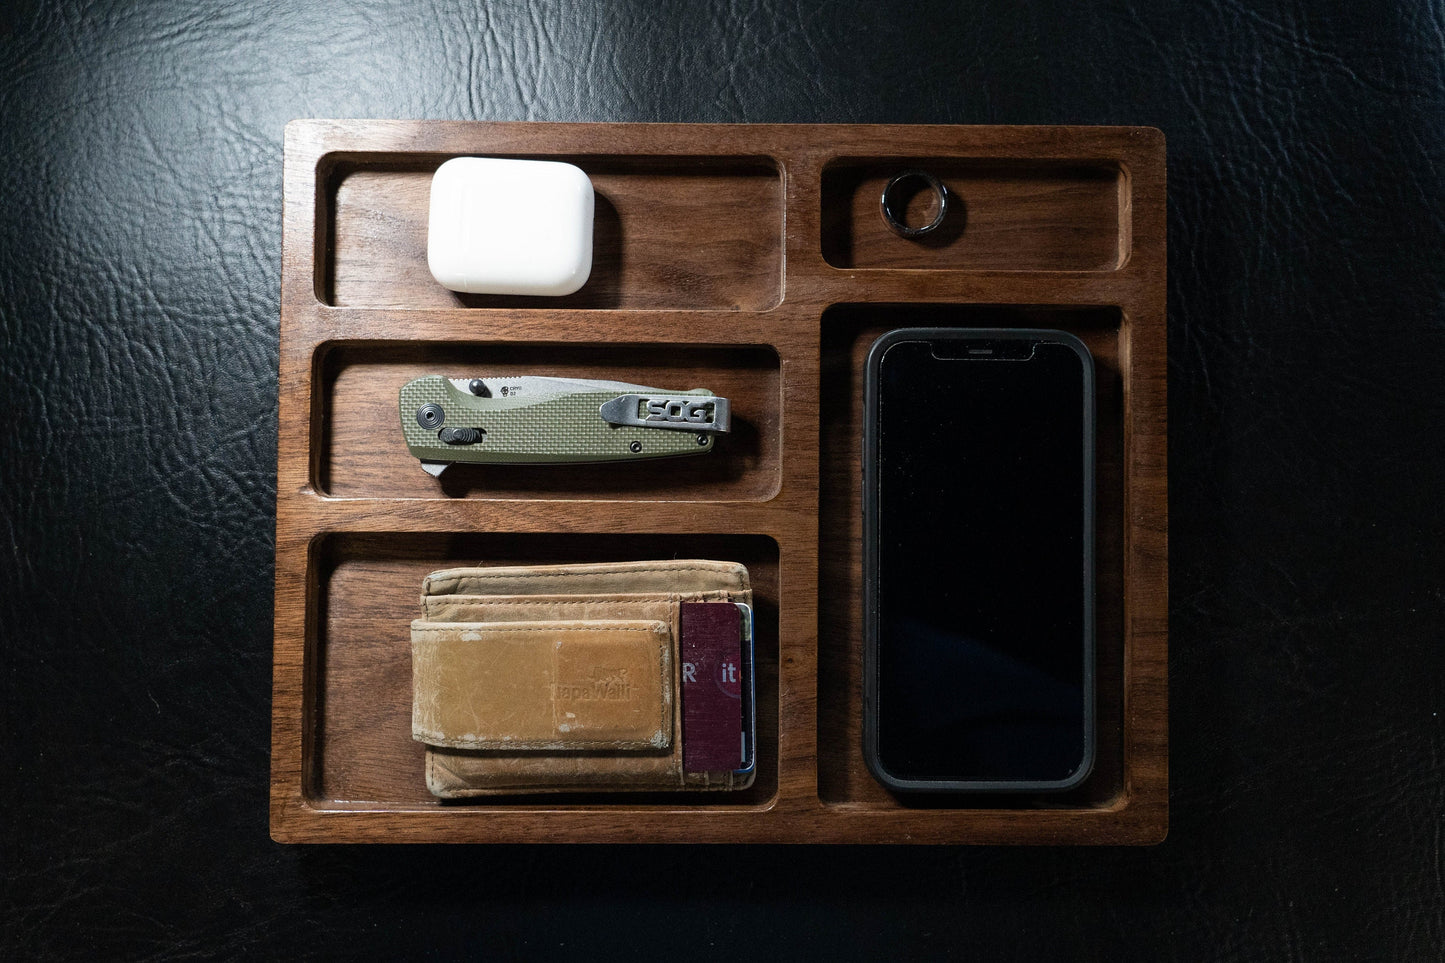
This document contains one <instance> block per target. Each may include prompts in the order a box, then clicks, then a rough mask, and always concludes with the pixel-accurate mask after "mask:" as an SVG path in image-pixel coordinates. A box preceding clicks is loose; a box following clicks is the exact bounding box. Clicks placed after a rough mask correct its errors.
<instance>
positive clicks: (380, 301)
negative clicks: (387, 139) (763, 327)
mask: <svg viewBox="0 0 1445 963" xmlns="http://www.w3.org/2000/svg"><path fill="white" fill-rule="evenodd" d="M477 153H478V154H485V153H486V152H485V151H478V152H477ZM489 156H504V155H489ZM448 159H449V158H448V157H447V156H444V155H436V154H401V153H396V154H375V155H361V156H359V157H353V156H349V155H348V156H346V157H345V158H337V159H336V160H334V161H333V162H331V163H327V162H326V161H325V160H323V170H322V172H321V173H322V177H321V182H322V190H323V191H324V195H323V198H322V201H323V203H322V206H321V209H320V210H319V211H318V216H319V217H320V218H322V219H323V221H324V224H320V225H318V232H317V235H318V238H321V239H323V241H324V248H323V249H322V251H320V252H319V254H320V255H321V256H320V257H318V265H317V278H316V291H317V297H318V298H319V299H320V300H322V301H323V302H325V303H326V304H329V305H334V306H337V307H367V308H391V309H397V310H410V309H428V308H450V307H474V308H511V309H516V308H548V309H557V308H695V309H704V308H705V309H714V310H738V311H762V310H766V309H767V308H770V307H773V306H774V305H776V304H777V303H778V302H779V301H780V300H781V299H782V291H783V187H782V175H781V172H780V168H779V167H778V165H777V164H776V162H774V161H773V160H772V159H770V158H766V157H747V156H740V157H727V156H717V157H657V156H609V155H601V156H579V157H558V156H551V157H541V158H531V159H539V160H560V161H565V162H567V163H572V164H576V165H577V166H578V167H581V168H582V169H583V170H584V171H586V172H587V175H588V177H589V178H591V180H592V184H593V187H594V189H595V191H596V210H595V213H594V216H593V232H594V233H593V252H592V274H591V276H590V277H589V278H588V280H587V283H586V284H585V285H583V286H582V288H581V290H579V291H577V292H576V293H574V294H570V295H567V296H565V297H555V298H554V297H541V298H538V297H518V296H508V295H482V294H459V293H457V292H454V291H448V290H447V289H446V288H444V287H442V286H441V285H440V284H438V283H437V282H436V279H434V278H433V277H432V276H431V271H430V270H429V269H428V268H427V263H426V239H427V209H428V205H429V202H430V197H431V178H432V174H434V173H435V172H436V169H437V167H438V166H440V165H441V164H442V162H443V161H446V160H448Z"/></svg>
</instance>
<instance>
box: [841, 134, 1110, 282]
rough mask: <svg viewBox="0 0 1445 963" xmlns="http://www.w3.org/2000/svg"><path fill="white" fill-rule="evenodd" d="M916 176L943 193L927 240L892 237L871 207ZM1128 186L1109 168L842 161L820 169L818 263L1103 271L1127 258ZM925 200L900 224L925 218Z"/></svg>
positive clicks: (915, 200) (928, 202)
mask: <svg viewBox="0 0 1445 963" xmlns="http://www.w3.org/2000/svg"><path fill="white" fill-rule="evenodd" d="M915 167H916V168H921V169H923V170H926V171H928V172H929V173H931V174H933V175H934V176H936V177H937V178H938V179H939V180H941V181H943V183H944V184H945V185H946V186H947V187H948V191H949V194H950V197H949V212H948V216H947V218H946V219H945V220H944V222H943V224H942V225H940V226H939V228H938V229H937V230H936V231H934V232H933V233H932V234H926V235H924V236H923V237H921V238H917V239H915V240H908V239H905V238H901V237H898V236H897V235H895V234H894V233H893V232H892V231H890V230H889V229H888V226H887V225H886V224H885V223H884V222H883V216H882V214H881V212H880V210H879V199H880V197H881V196H882V194H883V188H884V187H885V186H886V185H887V183H888V181H889V179H890V178H892V177H893V176H894V175H895V174H898V173H899V172H901V171H904V170H907V169H909V168H915ZM1128 189H1129V182H1128V178H1127V177H1126V176H1125V174H1124V172H1123V170H1122V169H1121V168H1120V167H1119V165H1118V164H1116V163H1111V162H1108V163H1078V162H1071V163H1061V162H1041V161H1033V162H1025V161H1017V160H996V159H989V160H983V159H965V158H939V157H918V158H885V159H855V158H844V159H840V160H838V161H835V162H834V163H832V164H830V165H828V167H827V168H825V169H824V171H823V187H822V205H823V207H822V228H823V230H822V246H823V257H824V259H825V260H827V262H828V263H829V264H831V265H832V266H833V267H836V268H845V269H851V268H905V269H919V270H954V271H1112V270H1114V269H1116V268H1118V267H1119V266H1121V265H1122V264H1123V262H1124V260H1125V259H1126V258H1127V257H1128V247H1129V236H1130V230H1129V223H1128V214H1129V204H1128V200H1127V198H1128ZM934 203H935V202H934V199H933V197H932V194H931V192H924V193H921V194H917V195H914V196H913V197H912V199H911V201H910V202H909V204H908V211H909V215H910V216H909V218H908V219H907V223H909V224H920V223H927V222H928V221H929V220H931V217H932V215H931V212H926V209H930V208H931V210H937V208H936V207H933V206H932V205H933V204H934Z"/></svg>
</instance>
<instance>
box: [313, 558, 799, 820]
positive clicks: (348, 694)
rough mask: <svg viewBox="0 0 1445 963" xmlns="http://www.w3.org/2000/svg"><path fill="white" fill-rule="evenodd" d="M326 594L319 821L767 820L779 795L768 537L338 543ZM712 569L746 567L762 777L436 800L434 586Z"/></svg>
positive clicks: (316, 711)
mask: <svg viewBox="0 0 1445 963" xmlns="http://www.w3.org/2000/svg"><path fill="white" fill-rule="evenodd" d="M312 551H313V555H312V565H313V566H314V571H315V575H316V578H317V584H318V587H319V592H318V595H317V598H318V610H317V612H316V613H315V619H316V623H315V624H316V631H315V642H314V651H312V652H311V653H309V660H308V661H309V664H310V671H311V673H312V677H313V678H312V683H311V684H310V685H308V687H307V688H308V690H310V691H313V692H314V693H315V703H314V705H313V706H312V709H311V712H310V713H309V714H308V715H309V718H310V719H311V732H310V737H309V740H308V741H309V743H310V745H311V747H312V749H311V753H310V760H309V765H308V766H307V770H306V776H305V777H306V782H307V787H306V793H307V796H308V800H309V802H310V803H311V804H312V805H313V806H316V807H318V808H325V807H328V806H337V805H356V804H358V803H367V804H378V805H384V806H388V807H392V806H395V807H404V808H416V807H441V806H444V807H445V808H446V809H452V810H455V809H461V808H496V809H504V810H508V811H513V812H515V811H521V810H528V809H538V808H541V809H547V810H552V809H556V808H558V807H559V806H560V807H563V808H565V807H569V806H570V807H575V806H587V807H598V806H605V807H609V808H618V807H621V808H629V807H631V808H642V807H654V808H655V807H658V806H666V807H679V806H681V807H688V808H697V807H702V808H707V807H714V808H724V809H738V808H746V807H759V806H765V805H767V804H768V802H769V801H770V800H771V799H772V798H773V797H774V796H775V795H776V793H777V789H778V629H777V626H778V547H777V543H776V542H774V541H773V540H772V539H770V538H768V537H766V536H761V535H687V536H682V535H587V534H575V533H574V534H567V535H560V534H550V533H524V534H514V533H508V534H495V533H493V534H442V533H427V534H422V533H385V534H337V535H330V536H326V537H324V538H322V539H320V540H319V541H318V542H317V543H316V544H315V545H314V546H313V550H312ZM652 558H707V559H718V560H722V561H734V562H741V563H743V564H744V565H746V566H747V568H748V574H749V577H750V578H751V580H752V586H753V596H754V605H753V609H754V616H755V619H756V642H755V647H754V658H755V660H756V664H757V709H758V774H757V778H756V779H755V780H754V782H753V785H752V786H751V787H750V788H748V789H745V790H741V791H738V792H676V793H591V794H576V795H566V796H557V795H545V794H544V795H538V796H530V797H517V796H509V797H499V798H497V799H496V800H487V799H478V800H467V801H463V802H447V803H445V804H443V803H441V802H440V801H439V800H437V799H435V798H434V797H433V796H432V795H431V794H430V793H429V792H428V791H427V788H426V781H425V775H424V772H423V754H424V749H423V747H422V745H421V744H420V743H418V742H415V741H414V740H413V739H412V738H411V648H410V646H411V636H410V626H411V621H412V619H415V618H417V617H418V616H419V614H420V613H419V603H418V599H419V597H420V595H421V583H422V579H423V577H425V576H426V575H427V574H428V573H429V572H433V571H436V570H438V569H443V568H453V567H458V566H464V565H475V564H478V563H480V564H483V565H549V564H564V563H569V562H604V561H627V560H646V559H652Z"/></svg>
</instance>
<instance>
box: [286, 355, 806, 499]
mask: <svg viewBox="0 0 1445 963" xmlns="http://www.w3.org/2000/svg"><path fill="white" fill-rule="evenodd" d="M318 373H319V377H318V384H320V385H321V386H322V397H323V402H322V404H323V410H322V417H321V418H320V419H319V420H318V421H317V422H316V423H314V424H313V430H315V431H316V432H317V434H318V437H317V438H316V440H315V441H314V442H313V444H314V446H315V448H316V450H317V451H318V452H319V453H320V457H319V459H318V462H317V465H316V478H315V485H316V488H317V490H318V491H320V492H323V493H325V494H328V495H333V496H338V497H348V498H357V497H388V498H441V497H468V496H470V497H474V498H527V499H575V498H586V499H596V498H608V499H612V498H617V499H645V500H648V501H678V500H694V499H707V500H709V501H761V500H766V499H769V498H771V497H773V495H774V494H775V493H776V492H777V490H778V486H779V484H780V481H781V474H780V473H781V462H782V455H781V445H782V439H781V429H780V422H779V416H778V412H779V408H780V406H781V395H780V387H779V359H778V354H777V352H776V351H774V350H773V349H772V348H770V347H764V346H736V347H735V346H728V347H721V346H704V345H699V346H688V345H598V344H560V345H546V344H539V343H536V342H526V343H497V344H476V343H469V344H454V343H440V344H438V343H424V342H381V343H376V342H360V343H357V342H336V343H333V344H330V345H327V346H325V348H324V349H323V351H322V352H321V353H320V355H319V359H318ZM426 374H440V375H445V376H447V377H453V378H462V377H474V376H479V375H522V374H533V375H539V374H540V375H549V376H555V377H567V378H598V379H607V380H612V381H627V382H631V383H634V384H641V385H646V386H648V387H654V388H664V389H669V390H684V389H688V388H709V389H711V390H712V391H713V392H715V393H716V394H718V395H720V396H722V397H724V398H727V399H728V400H729V401H730V402H731V403H732V416H733V427H732V430H731V431H730V432H728V433H727V434H725V435H719V436H718V439H717V443H716V444H715V445H714V446H713V450H712V451H710V452H707V453H706V454H701V455H695V456H694V455H688V456H681V457H677V458H666V459H651V460H645V461H634V462H608V463H603V464H580V465H463V464H457V465H453V466H452V467H450V468H448V469H447V470H446V471H445V472H443V473H442V476H441V477H440V478H433V477H432V476H431V475H428V474H427V473H426V472H424V471H422V469H421V465H420V463H419V462H418V461H417V460H416V459H415V458H413V457H412V456H411V454H410V453H409V452H408V451H407V448H406V443H405V441H404V440H403V439H402V435H401V429H400V427H399V425H398V421H397V419H398V414H397V393H398V392H399V391H400V390H401V386H402V385H403V384H405V383H406V382H408V381H410V380H411V379H412V378H416V377H420V376H421V375H426Z"/></svg>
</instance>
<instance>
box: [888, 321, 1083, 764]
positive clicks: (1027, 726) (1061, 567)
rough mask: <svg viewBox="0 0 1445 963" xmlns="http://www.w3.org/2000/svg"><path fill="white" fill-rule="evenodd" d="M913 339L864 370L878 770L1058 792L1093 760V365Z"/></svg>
mask: <svg viewBox="0 0 1445 963" xmlns="http://www.w3.org/2000/svg"><path fill="white" fill-rule="evenodd" d="M926 333H927V334H929V335H930V337H928V338H926V339H923V340H911V339H905V340H900V341H897V342H896V343H893V344H891V345H890V346H886V348H883V350H882V353H881V357H875V359H874V361H875V363H876V365H877V370H876V372H875V371H870V384H871V387H872V388H873V390H872V392H871V404H872V405H873V406H874V408H875V410H874V411H873V412H872V419H873V423H872V425H871V426H870V427H871V429H872V431H873V432H874V433H875V438H874V445H873V446H872V457H873V459H874V464H873V465H872V466H871V467H872V479H873V482H874V483H875V485H876V503H874V504H873V505H872V506H870V507H871V509H872V511H871V513H870V514H871V518H870V521H869V524H870V526H871V527H872V531H871V533H870V535H871V537H872V538H873V539H874V545H875V546H876V553H870V558H871V559H872V560H873V562H874V564H875V565H876V571H875V572H873V573H871V575H872V577H873V579H874V585H875V586H876V588H875V589H874V591H873V595H872V598H871V601H872V603H873V604H872V611H871V612H870V613H869V615H870V618H871V619H872V620H873V622H872V631H873V632H874V638H873V639H872V643H873V644H874V645H875V647H876V648H875V651H874V652H873V656H874V659H873V666H874V671H875V672H876V677H875V680H874V683H875V689H874V697H873V703H874V704H873V706H872V709H873V712H874V716H873V719H872V720H871V721H870V722H869V725H870V726H876V743H874V747H875V748H874V752H875V753H876V755H875V760H874V761H875V763H876V765H877V766H881V768H882V769H883V770H884V771H885V772H886V773H887V774H888V775H889V776H890V777H892V778H893V779H895V780H898V781H900V782H903V783H907V782H917V783H923V784H928V783H955V784H966V785H955V786H944V787H940V788H974V787H975V786H974V784H982V785H977V786H976V788H1008V786H1010V785H1017V786H1018V787H1019V788H1020V789H1039V790H1043V789H1058V788H1066V787H1067V786H1069V785H1073V784H1076V783H1077V782H1078V781H1081V780H1082V779H1083V778H1084V776H1086V775H1087V773H1088V770H1089V768H1090V767H1091V766H1092V761H1093V736H1092V721H1093V711H1092V710H1093V699H1092V681H1093V671H1092V647H1093V646H1092V643H1093V627H1092V612H1093V604H1092V590H1093V576H1092V570H1093V566H1092V537H1091V535H1090V527H1091V526H1092V491H1093V485H1092V462H1093V443H1092V428H1093V416H1092V412H1093V402H1092V397H1093V379H1092V368H1093V365H1092V361H1091V360H1090V358H1089V356H1088V352H1087V349H1085V348H1084V346H1083V345H1082V343H1080V342H1078V341H1077V340H1075V339H1073V338H1072V337H1070V336H1068V335H1065V334H1062V333H1058V332H1029V333H1028V335H1029V336H1028V337H1010V336H1008V335H1007V334H1005V333H1002V332H994V333H992V334H997V335H999V336H997V337H994V336H985V335H983V334H969V333H968V332H954V331H931V332H926ZM899 334H902V335H910V334H911V333H910V332H900V333H899ZM960 335H962V337H960ZM896 336H897V335H895V337H896ZM1050 337H1058V338H1060V339H1061V340H1059V341H1052V340H1050ZM880 347H881V348H882V347H883V346H882V345H880ZM876 355H878V350H876V349H875V356H876ZM993 784H999V785H997V786H995V785H993ZM900 788H918V787H907V786H900ZM923 788H926V786H925V787H923Z"/></svg>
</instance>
